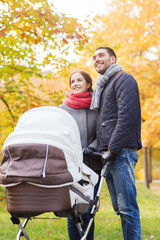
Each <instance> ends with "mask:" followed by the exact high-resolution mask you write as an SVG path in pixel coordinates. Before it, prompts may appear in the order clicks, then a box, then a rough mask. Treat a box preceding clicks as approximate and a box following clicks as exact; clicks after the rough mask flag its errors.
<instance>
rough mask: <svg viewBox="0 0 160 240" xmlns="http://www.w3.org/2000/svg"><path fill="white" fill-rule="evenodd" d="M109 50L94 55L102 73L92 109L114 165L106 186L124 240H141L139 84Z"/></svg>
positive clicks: (101, 144) (100, 143)
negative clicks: (137, 178)
mask: <svg viewBox="0 0 160 240" xmlns="http://www.w3.org/2000/svg"><path fill="white" fill-rule="evenodd" d="M116 60H117V57H116V54H115V52H114V51H113V49H111V48H109V47H99V48H97V49H96V51H95V53H94V55H93V61H94V67H95V69H96V71H97V72H98V73H99V76H98V79H97V83H96V88H95V91H94V94H93V100H92V103H91V109H95V108H98V109H99V116H98V120H97V143H98V151H99V152H102V151H107V154H106V161H110V162H111V166H110V168H109V173H108V174H107V176H106V182H107V185H108V189H109V192H110V196H111V200H112V204H113V208H114V210H115V212H116V214H118V215H120V218H121V225H122V231H123V236H124V240H140V239H141V226H140V214H139V208H138V204H137V200H136V187H135V174H134V169H135V165H136V163H137V161H138V154H137V151H138V150H139V149H141V147H142V146H141V110H140V100H139V91H138V86H137V82H136V80H135V79H134V78H133V77H132V76H131V75H130V74H128V73H126V72H124V71H123V69H122V67H121V66H119V65H118V64H116Z"/></svg>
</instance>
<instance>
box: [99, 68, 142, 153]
mask: <svg viewBox="0 0 160 240" xmlns="http://www.w3.org/2000/svg"><path fill="white" fill-rule="evenodd" d="M97 143H98V151H100V152H101V151H103V150H107V149H110V150H111V151H112V152H114V153H117V154H119V153H120V152H121V151H122V149H123V148H127V147H129V148H137V149H140V148H141V147H142V145H141V109H140V100H139V91H138V85H137V82H136V80H135V79H134V78H133V77H132V76H131V75H130V74H128V73H125V72H122V73H120V74H119V75H118V74H117V75H116V76H114V77H112V78H111V79H110V80H109V82H108V83H107V85H106V86H105V87H104V89H103V92H102V95H101V103H100V110H99V117H98V121H97Z"/></svg>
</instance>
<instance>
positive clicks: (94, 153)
mask: <svg viewBox="0 0 160 240" xmlns="http://www.w3.org/2000/svg"><path fill="white" fill-rule="evenodd" d="M91 155H92V156H95V157H101V158H102V153H100V152H93V153H91Z"/></svg>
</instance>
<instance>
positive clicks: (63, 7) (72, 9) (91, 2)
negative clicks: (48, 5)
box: [50, 0, 111, 21]
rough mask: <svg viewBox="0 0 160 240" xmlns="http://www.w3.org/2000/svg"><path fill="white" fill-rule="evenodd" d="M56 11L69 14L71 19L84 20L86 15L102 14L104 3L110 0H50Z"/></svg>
mask: <svg viewBox="0 0 160 240" xmlns="http://www.w3.org/2000/svg"><path fill="white" fill-rule="evenodd" d="M50 1H51V2H52V3H53V4H54V6H55V7H56V8H57V10H58V11H61V12H63V13H66V14H70V15H71V16H72V17H76V18H79V19H80V20H82V21H83V20H85V18H86V17H87V15H90V14H91V15H95V14H97V13H104V10H105V6H106V3H109V2H111V0H50Z"/></svg>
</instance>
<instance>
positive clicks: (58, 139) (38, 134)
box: [2, 106, 97, 185]
mask: <svg viewBox="0 0 160 240" xmlns="http://www.w3.org/2000/svg"><path fill="white" fill-rule="evenodd" d="M64 123H65V124H64ZM22 144H24V145H25V144H33V145H34V144H42V145H44V144H46V145H49V146H54V147H56V148H58V149H62V150H63V153H64V155H65V159H66V163H67V168H68V170H69V172H70V174H71V175H72V178H73V181H72V182H77V181H79V180H81V177H82V172H83V173H85V174H86V175H89V176H90V180H91V182H92V184H93V185H95V184H96V182H97V175H96V174H95V173H94V172H93V171H92V170H91V169H89V168H88V167H87V166H86V165H85V164H83V155H82V147H81V141H80V134H79V129H78V126H77V123H76V121H75V120H74V118H73V117H72V116H71V115H70V114H69V113H68V112H66V111H65V110H63V109H60V108H57V107H50V106H47V107H38V108H34V109H31V110H29V111H27V112H25V113H24V114H23V115H22V116H21V117H20V118H19V120H18V122H17V125H16V127H15V129H14V131H13V132H12V133H11V134H10V135H9V136H8V137H7V139H6V140H5V142H4V145H3V148H2V153H3V154H4V153H5V151H6V150H7V149H8V148H9V147H10V146H11V147H12V146H16V145H17V146H19V145H22ZM67 184H69V183H67Z"/></svg>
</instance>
